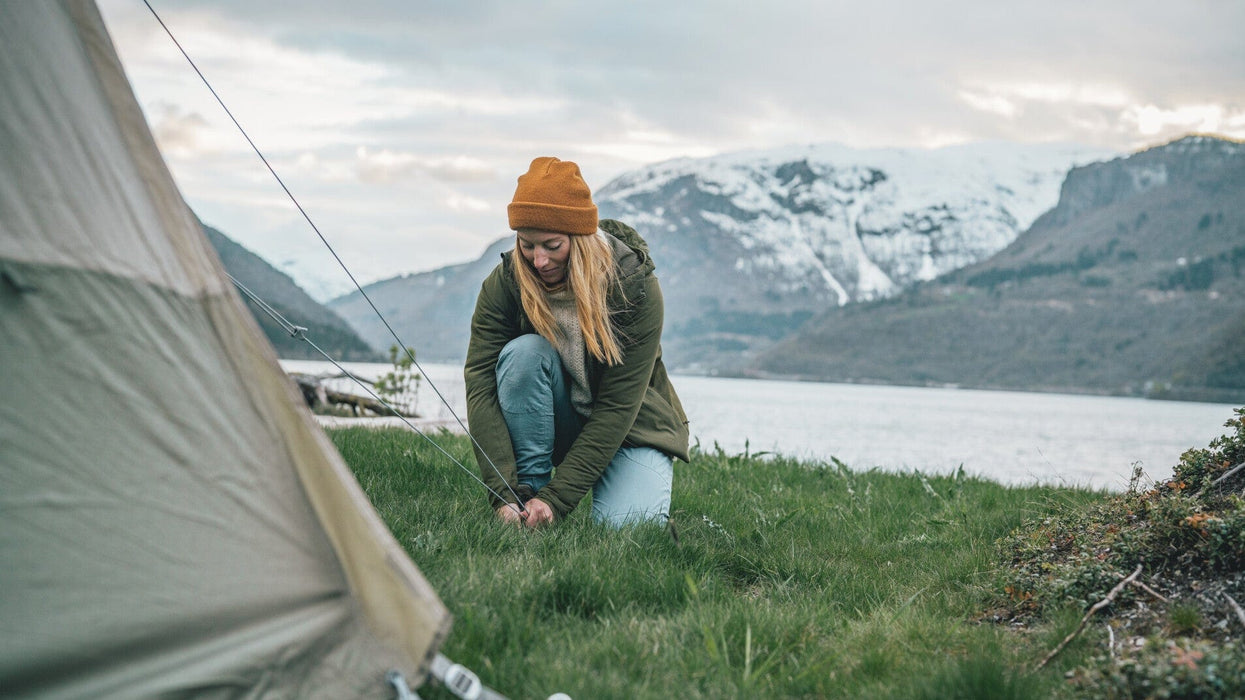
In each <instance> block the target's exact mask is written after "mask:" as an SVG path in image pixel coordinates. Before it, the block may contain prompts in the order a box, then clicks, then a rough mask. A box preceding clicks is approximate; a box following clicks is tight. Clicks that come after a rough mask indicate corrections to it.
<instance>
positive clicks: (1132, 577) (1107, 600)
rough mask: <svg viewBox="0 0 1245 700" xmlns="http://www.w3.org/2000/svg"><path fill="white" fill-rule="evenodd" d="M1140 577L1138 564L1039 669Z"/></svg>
mask: <svg viewBox="0 0 1245 700" xmlns="http://www.w3.org/2000/svg"><path fill="white" fill-rule="evenodd" d="M1140 575H1141V564H1138V565H1137V568H1136V569H1133V573H1131V574H1129V575H1128V576H1127V577H1125V578H1124V580H1122V581H1120V582H1119V583H1117V584H1115V588H1112V589H1111V591H1110V592H1109V593H1107V597H1106V598H1103V599H1102V600H1100V601H1098V602H1097V603H1094V605H1093V607H1091V608H1090V609H1089V612H1087V613H1085V617H1082V618H1081V624H1079V625H1077V626H1076V629H1074V630H1072V634H1069V635H1068V636H1066V637H1064V638H1063V641H1062V642H1060V643H1059V646H1057V647H1055V648H1054V649H1052V650H1051V652H1050V653H1049V654H1047V655H1046V658H1044V659H1042V662H1041V663H1039V664H1038V665H1037V667H1038V668H1039V669H1040V668H1042V667H1044V666H1046V664H1047V663H1048V662H1050V660H1051V659H1053V658H1055V655H1056V654H1058V653H1059V652H1061V651H1063V648H1064V647H1066V646H1068V644H1069V643H1070V642H1071V641H1072V640H1073V639H1076V636H1077V635H1078V634H1080V633H1081V630H1083V629H1085V624H1086V623H1087V622H1089V618H1091V617H1093V616H1094V613H1096V612H1098V611H1099V610H1102V609H1103V608H1105V607H1107V606H1108V605H1110V604H1111V601H1113V600H1115V597H1116V596H1117V595H1119V594H1120V591H1122V590H1124V587H1125V586H1127V585H1128V584H1130V583H1132V582H1133V581H1136V580H1137V577H1138V576H1140Z"/></svg>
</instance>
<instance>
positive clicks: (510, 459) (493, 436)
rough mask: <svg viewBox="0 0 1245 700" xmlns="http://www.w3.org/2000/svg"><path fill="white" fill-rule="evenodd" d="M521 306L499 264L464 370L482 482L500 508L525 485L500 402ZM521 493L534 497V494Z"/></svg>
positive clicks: (474, 324)
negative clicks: (500, 375) (500, 363)
mask: <svg viewBox="0 0 1245 700" xmlns="http://www.w3.org/2000/svg"><path fill="white" fill-rule="evenodd" d="M517 304H518V303H517V301H516V300H514V298H513V295H511V294H510V293H509V292H508V291H507V289H506V287H505V280H504V278H503V270H502V266H501V265H498V266H497V268H496V269H494V270H493V272H492V274H490V275H489V276H488V277H487V278H486V279H485V280H484V283H483V284H482V285H481V287H480V295H479V296H478V297H477V298H476V308H475V313H474V314H472V316H471V342H470V344H469V345H468V346H467V362H466V365H465V366H464V368H463V380H464V383H465V385H466V391H467V424H468V425H469V426H471V435H472V437H473V443H472V449H474V450H475V456H476V464H477V465H478V466H479V468H480V478H481V479H483V480H484V483H485V484H486V485H487V486H488V487H489V488H490V489H492V492H491V493H490V494H489V499H490V501H491V502H492V505H493V507H494V508H496V507H497V506H500V505H502V504H503V503H508V502H513V501H514V495H513V493H512V490H511V489H515V490H517V489H518V484H519V482H518V478H517V477H518V473H517V469H516V467H515V460H514V449H513V447H512V446H511V444H510V431H509V430H508V429H507V428H506V420H505V419H504V418H503V417H502V413H501V404H500V403H498V400H497V357H498V356H499V355H500V354H501V350H502V348H503V347H505V345H506V343H508V342H510V341H511V340H512V339H514V338H516V337H518V336H519V334H520V330H519V319H518V308H517ZM529 491H530V490H529ZM499 495H500V496H501V498H498V496H499ZM521 495H523V496H525V497H527V498H530V497H531V494H530V493H527V494H521Z"/></svg>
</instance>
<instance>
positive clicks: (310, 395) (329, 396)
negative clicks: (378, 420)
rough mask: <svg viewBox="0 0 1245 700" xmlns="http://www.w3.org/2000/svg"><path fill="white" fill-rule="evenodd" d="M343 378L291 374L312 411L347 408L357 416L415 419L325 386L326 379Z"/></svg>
mask: <svg viewBox="0 0 1245 700" xmlns="http://www.w3.org/2000/svg"><path fill="white" fill-rule="evenodd" d="M340 378H341V377H319V376H315V375H311V374H303V373H301V372H291V373H290V379H293V380H294V382H295V383H296V384H298V389H299V391H301V392H302V394H303V400H304V401H306V402H307V406H308V407H309V408H311V409H312V410H315V409H317V408H323V407H334V408H347V409H349V410H350V411H351V412H353V413H354V415H355V416H359V417H362V416H366V415H373V416H403V417H405V418H414V417H415V416H413V415H408V414H405V413H403V412H401V411H399V410H398V409H396V408H389V407H387V406H386V405H385V404H383V403H381V402H380V401H377V400H376V399H375V398H373V397H371V396H361V395H358V394H351V393H347V392H344V391H337V390H335V389H330V388H328V387H326V386H324V380H326V379H340Z"/></svg>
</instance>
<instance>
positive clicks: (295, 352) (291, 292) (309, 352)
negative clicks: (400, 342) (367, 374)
mask: <svg viewBox="0 0 1245 700" xmlns="http://www.w3.org/2000/svg"><path fill="white" fill-rule="evenodd" d="M201 225H202V226H203V231H204V233H206V234H207V237H208V241H209V242H210V243H211V244H212V247H213V248H215V249H216V253H217V255H219V256H220V259H221V263H222V264H223V265H224V266H225V270H226V271H227V272H228V273H229V274H231V275H233V277H234V278H235V279H237V280H238V281H239V282H241V283H242V284H244V285H246V287H247V289H250V290H251V291H252V292H253V293H254V294H255V295H256V296H258V297H259V298H260V299H263V300H264V302H265V303H266V304H268V305H269V306H271V307H272V308H273V309H275V310H276V311H278V312H279V313H280V314H281V315H282V316H284V317H285V318H286V319H288V320H289V321H290V322H291V323H293V324H295V325H298V326H302V327H304V328H306V329H307V336H308V337H309V338H310V339H311V340H312V342H314V343H315V344H316V345H317V346H319V347H320V348H321V349H322V350H324V351H325V352H326V353H328V354H329V355H330V356H332V357H333V359H335V360H339V361H348V362H370V361H381V360H383V358H382V357H381V356H380V355H379V354H378V353H377V352H376V351H375V350H373V349H372V348H371V347H369V346H368V344H367V343H365V342H364V341H363V340H362V339H361V338H360V337H359V336H358V334H356V333H355V331H354V330H353V329H352V328H351V327H350V326H349V324H347V323H346V322H345V321H344V320H342V318H341V317H340V316H338V315H337V314H336V313H334V312H332V311H330V310H329V309H327V308H325V307H324V306H323V305H321V304H319V303H318V302H316V301H315V300H314V299H312V298H311V297H310V296H308V295H307V293H306V292H304V291H303V290H302V289H301V288H299V286H298V285H297V284H295V283H294V280H292V279H290V277H289V275H286V274H285V273H283V272H280V271H278V270H277V269H276V268H274V267H272V266H271V265H269V264H268V263H267V262H265V261H264V260H263V259H262V258H260V257H259V256H258V255H255V254H254V253H252V252H251V251H249V250H247V249H246V248H244V247H242V246H241V245H239V244H238V243H236V242H234V241H233V240H232V239H230V238H229V237H228V236H226V235H225V234H223V233H221V232H220V231H218V230H217V229H214V228H212V227H211V226H207V225H204V224H201ZM243 299H244V300H245V301H246V305H247V308H248V309H250V311H251V313H252V314H253V315H254V316H255V320H256V321H257V322H258V323H259V327H260V329H262V330H263V331H264V335H266V336H267V337H268V340H269V342H271V343H272V345H273V347H274V348H276V350H277V355H278V356H280V357H283V358H289V359H297V360H322V359H324V357H323V356H322V355H320V354H319V353H317V352H316V351H315V350H313V349H312V348H311V346H309V345H307V343H305V342H303V341H302V340H300V339H298V338H294V337H292V336H291V335H290V334H289V333H286V332H285V331H284V330H282V329H281V327H280V326H279V325H277V323H276V322H275V321H273V320H272V318H271V317H269V316H268V314H267V313H265V312H264V311H263V310H261V309H260V308H259V307H258V306H257V305H256V304H255V303H254V302H252V301H251V300H250V299H249V298H247V297H246V296H245V295H243ZM385 347H388V346H385Z"/></svg>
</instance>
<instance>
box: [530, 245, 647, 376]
mask: <svg viewBox="0 0 1245 700" xmlns="http://www.w3.org/2000/svg"><path fill="white" fill-rule="evenodd" d="M569 238H570V246H571V251H570V256H569V257H568V259H567V265H566V268H567V269H566V280H565V281H564V282H563V283H562V284H561V285H559V286H557V287H549V286H547V285H545V283H544V282H542V281H541V279H540V276H539V275H537V274H536V269H535V268H533V267H532V264H531V263H529V262H528V261H527V259H526V258H524V257H523V253H521V252H520V251H519V246H518V245H515V247H514V252H512V253H511V255H512V257H513V260H514V270H515V274H514V276H515V279H517V280H518V281H519V299H520V301H521V303H522V304H523V311H524V312H525V313H527V317H528V319H529V320H530V321H531V322H532V326H533V327H535V328H536V332H537V333H539V334H540V335H541V336H542V337H543V338H545V340H548V341H549V342H550V343H553V344H554V345H556V344H557V340H558V335H559V331H558V325H557V322H556V321H554V319H553V311H552V310H550V308H549V300H548V299H547V298H546V297H545V294H546V293H547V292H551V291H557V290H559V289H561V288H566V289H569V290H570V292H571V295H572V296H573V297H574V298H575V309H576V311H577V314H578V316H579V327H580V329H581V330H582V332H583V335H584V345H585V346H586V347H587V349H588V352H589V353H590V354H591V355H592V356H593V357H595V358H596V359H597V360H598V361H600V362H604V363H605V364H607V365H617V364H620V363H621V362H622V360H623V352H622V348H621V347H620V346H619V343H618V337H617V334H616V333H615V332H614V324H612V323H610V311H609V303H608V301H609V291H610V287H612V286H613V285H614V284H615V283H616V281H617V273H616V272H615V271H614V255H613V251H612V250H611V249H610V244H609V242H607V241H606V240H605V238H604V237H603V236H602V235H601V234H600V233H595V234H592V235H587V236H585V235H573V236H569Z"/></svg>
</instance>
